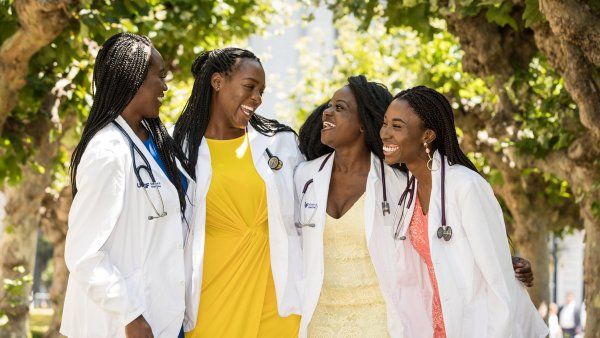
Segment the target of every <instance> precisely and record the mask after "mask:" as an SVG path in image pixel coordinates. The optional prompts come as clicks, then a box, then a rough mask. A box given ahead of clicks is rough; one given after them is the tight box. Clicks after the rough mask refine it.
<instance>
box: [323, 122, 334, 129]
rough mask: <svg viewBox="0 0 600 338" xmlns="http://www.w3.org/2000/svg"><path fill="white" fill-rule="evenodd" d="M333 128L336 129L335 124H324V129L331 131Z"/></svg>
mask: <svg viewBox="0 0 600 338" xmlns="http://www.w3.org/2000/svg"><path fill="white" fill-rule="evenodd" d="M331 128H335V124H333V123H331V122H328V121H325V122H323V129H331Z"/></svg>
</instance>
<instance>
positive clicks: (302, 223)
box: [296, 153, 452, 241]
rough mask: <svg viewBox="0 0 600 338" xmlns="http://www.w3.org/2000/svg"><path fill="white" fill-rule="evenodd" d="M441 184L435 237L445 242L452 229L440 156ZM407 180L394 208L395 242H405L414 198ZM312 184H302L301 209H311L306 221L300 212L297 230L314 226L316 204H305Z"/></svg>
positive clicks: (387, 207) (385, 206) (386, 206)
mask: <svg viewBox="0 0 600 338" xmlns="http://www.w3.org/2000/svg"><path fill="white" fill-rule="evenodd" d="M331 155H333V153H330V154H329V155H327V157H325V158H324V159H323V162H321V166H320V167H319V172H320V171H321V170H323V168H324V167H325V164H326V163H327V161H328V160H329V158H330V157H331ZM380 161H381V181H382V184H383V202H381V211H382V213H383V215H384V216H385V215H386V214H389V213H390V205H389V203H388V201H387V193H386V183H385V170H384V169H385V166H384V163H383V159H380ZM441 162H442V184H441V195H442V225H441V226H440V227H439V228H438V230H437V237H438V238H440V239H441V238H443V239H444V240H445V241H449V240H450V238H452V227H450V226H449V225H446V206H445V170H446V166H445V162H444V155H442V160H441ZM406 180H407V184H406V188H405V189H404V191H403V192H402V194H401V195H400V200H399V201H398V205H397V206H396V211H395V212H394V222H393V223H392V224H394V228H393V233H392V236H393V237H394V239H395V240H405V239H406V236H402V235H401V234H402V232H403V231H402V230H403V229H404V221H405V218H406V215H407V214H408V209H410V206H411V204H412V202H413V200H414V196H415V187H416V184H415V177H414V176H412V177H410V178H408V176H407V178H406ZM312 183H313V179H312V178H311V179H309V180H308V181H306V183H305V184H304V187H303V188H302V197H301V198H300V206H301V208H302V209H304V210H306V209H312V213H310V216H309V217H308V219H306V218H305V217H304V212H300V215H299V218H300V219H299V222H296V227H297V228H304V227H310V228H314V227H315V226H316V225H315V223H314V222H313V218H314V216H315V214H316V212H317V205H316V203H308V202H306V199H305V196H306V192H307V191H308V188H309V187H310V185H311V184H312ZM400 210H401V213H400V219H398V213H399V211H400Z"/></svg>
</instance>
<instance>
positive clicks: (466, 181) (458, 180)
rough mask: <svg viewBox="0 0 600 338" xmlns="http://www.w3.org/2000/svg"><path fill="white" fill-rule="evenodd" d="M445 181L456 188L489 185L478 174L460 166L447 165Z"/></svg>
mask: <svg viewBox="0 0 600 338" xmlns="http://www.w3.org/2000/svg"><path fill="white" fill-rule="evenodd" d="M446 179H447V180H448V182H451V183H452V185H454V186H457V187H464V188H467V189H469V188H472V187H474V186H475V187H489V188H490V189H491V186H490V184H489V183H488V182H487V181H486V180H485V178H483V176H481V175H480V174H479V173H478V172H476V171H473V170H471V169H469V168H467V167H465V166H463V165H461V164H454V165H448V166H447V167H446Z"/></svg>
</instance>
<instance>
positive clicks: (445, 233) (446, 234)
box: [437, 225, 452, 242]
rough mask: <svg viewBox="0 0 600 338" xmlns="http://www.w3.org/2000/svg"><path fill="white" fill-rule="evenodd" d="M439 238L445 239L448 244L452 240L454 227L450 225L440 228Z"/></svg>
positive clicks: (438, 230)
mask: <svg viewBox="0 0 600 338" xmlns="http://www.w3.org/2000/svg"><path fill="white" fill-rule="evenodd" d="M437 238H440V239H441V238H443V239H444V240H445V241H446V242H448V241H449V240H450V238H452V227H450V226H449V225H446V226H440V227H439V228H438V229H437Z"/></svg>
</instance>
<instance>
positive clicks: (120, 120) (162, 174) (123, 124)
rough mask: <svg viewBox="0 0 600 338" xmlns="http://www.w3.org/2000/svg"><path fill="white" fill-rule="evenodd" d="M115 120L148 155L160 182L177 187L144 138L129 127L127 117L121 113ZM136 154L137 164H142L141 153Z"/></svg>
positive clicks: (143, 152)
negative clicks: (161, 166) (143, 140)
mask: <svg viewBox="0 0 600 338" xmlns="http://www.w3.org/2000/svg"><path fill="white" fill-rule="evenodd" d="M115 122H117V124H119V126H121V128H123V130H125V132H126V133H127V135H129V137H130V138H131V140H133V144H135V145H136V146H137V147H138V148H139V149H140V151H141V152H142V154H143V155H144V157H146V159H147V160H148V162H149V163H150V167H151V169H152V174H153V175H154V177H155V178H156V181H157V182H160V183H161V184H162V185H164V186H168V185H170V186H171V187H172V188H173V189H175V186H174V185H173V184H172V183H171V181H170V180H169V178H168V177H167V174H165V172H164V171H163V170H162V169H161V168H160V166H159V165H158V162H156V160H155V159H154V156H152V154H150V152H149V151H148V148H146V145H145V144H144V142H142V140H140V138H139V137H138V136H137V135H136V134H135V133H134V132H133V129H131V127H129V124H127V122H126V121H125V119H124V118H122V117H121V115H119V116H117V118H116V119H115ZM123 137H125V136H123ZM127 143H129V140H127ZM134 156H136V161H137V164H138V165H140V164H142V163H140V161H142V159H141V158H140V155H139V154H138V153H137V152H134ZM159 177H160V179H159ZM142 179H144V181H145V178H144V177H142Z"/></svg>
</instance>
